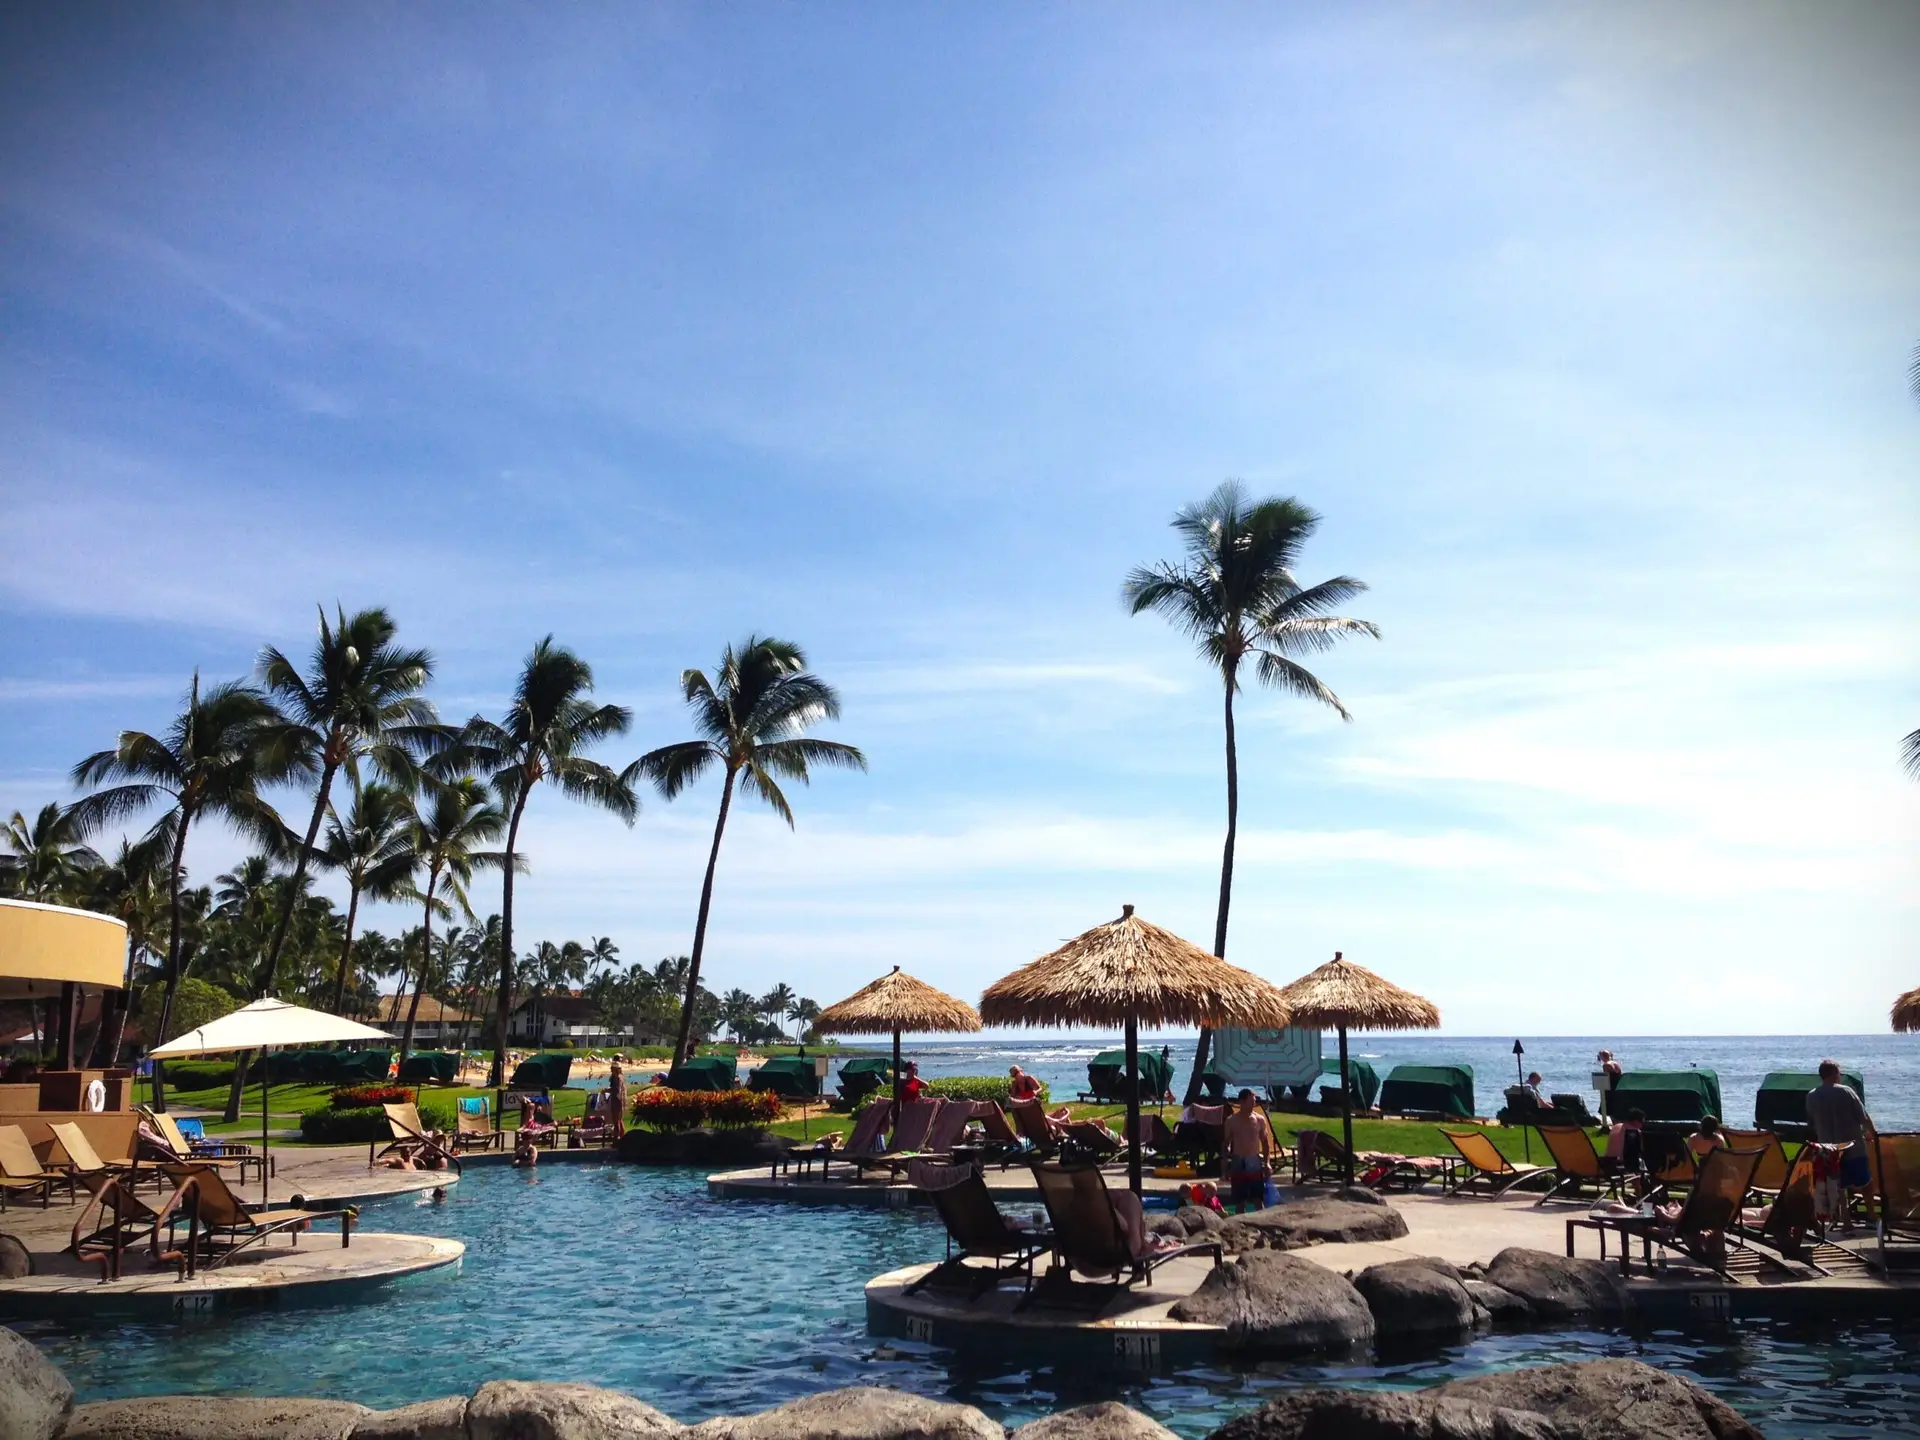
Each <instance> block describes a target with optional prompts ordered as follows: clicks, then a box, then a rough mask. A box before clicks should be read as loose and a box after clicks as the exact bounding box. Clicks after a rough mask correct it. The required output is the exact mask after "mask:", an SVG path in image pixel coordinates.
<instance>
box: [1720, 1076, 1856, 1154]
mask: <svg viewBox="0 0 1920 1440" xmlns="http://www.w3.org/2000/svg"><path fill="white" fill-rule="evenodd" d="M1840 1081H1841V1083H1842V1084H1843V1085H1848V1086H1851V1087H1852V1089H1853V1093H1854V1094H1856V1095H1858V1096H1859V1097H1860V1098H1861V1100H1862V1101H1864V1100H1865V1099H1866V1098H1867V1084H1866V1081H1864V1080H1862V1079H1861V1078H1860V1072H1859V1071H1858V1070H1842V1071H1841V1072H1840ZM1819 1083H1820V1077H1819V1075H1818V1074H1816V1073H1815V1072H1813V1071H1811V1070H1773V1071H1769V1072H1768V1073H1767V1074H1766V1075H1765V1076H1763V1077H1762V1078H1761V1080H1760V1088H1759V1089H1758V1090H1756V1091H1755V1092H1754V1096H1753V1126H1754V1129H1756V1130H1767V1131H1771V1132H1772V1133H1773V1134H1775V1135H1778V1136H1780V1137H1781V1138H1783V1139H1787V1140H1808V1139H1811V1138H1812V1135H1813V1131H1812V1127H1811V1126H1810V1125H1809V1124H1808V1123H1807V1092H1808V1091H1809V1090H1812V1089H1814V1088H1815V1087H1816V1086H1818V1085H1819ZM1713 1113H1714V1114H1716V1115H1718V1114H1721V1113H1722V1112H1720V1111H1718V1110H1716V1111H1714V1112H1713Z"/></svg>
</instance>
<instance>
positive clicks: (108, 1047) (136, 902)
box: [87, 839, 162, 1067]
mask: <svg viewBox="0 0 1920 1440" xmlns="http://www.w3.org/2000/svg"><path fill="white" fill-rule="evenodd" d="M159 861H160V857H159V855H158V853H157V852H156V850H155V848H154V847H153V846H152V845H147V844H140V845H136V844H134V843H133V842H132V841H130V840H125V839H123V840H121V842H120V850H119V853H117V854H116V855H115V856H114V857H113V859H112V860H110V861H108V862H107V863H106V864H105V865H103V866H101V867H100V869H98V870H95V871H93V872H92V873H91V875H89V877H88V881H89V883H88V887H87V908H88V909H89V910H97V911H99V912H100V913H101V914H103V915H112V916H114V917H115V918H116V919H118V920H119V921H120V922H121V923H122V924H124V925H125V926H126V927H127V971H126V984H125V985H123V986H122V987H121V989H120V993H119V994H118V995H110V996H109V997H108V1001H107V1003H106V1005H105V1006H104V1008H103V1013H102V1015H101V1017H100V1034H99V1036H98V1037H97V1038H96V1040H95V1041H94V1049H93V1059H92V1064H93V1065H94V1066H95V1067H104V1066H110V1065H116V1064H118V1063H119V1057H120V1045H121V1042H122V1041H123V1040H125V1038H126V1030H127V1012H128V1011H129V1010H130V1009H131V1008H132V1005H133V982H134V974H135V967H136V965H137V964H138V962H139V958H140V956H142V955H144V954H146V953H148V952H149V951H150V950H151V949H152V947H153V940H154V936H155V935H157V934H158V933H159V929H160V911H161V905H162V894H161V890H160V884H159Z"/></svg>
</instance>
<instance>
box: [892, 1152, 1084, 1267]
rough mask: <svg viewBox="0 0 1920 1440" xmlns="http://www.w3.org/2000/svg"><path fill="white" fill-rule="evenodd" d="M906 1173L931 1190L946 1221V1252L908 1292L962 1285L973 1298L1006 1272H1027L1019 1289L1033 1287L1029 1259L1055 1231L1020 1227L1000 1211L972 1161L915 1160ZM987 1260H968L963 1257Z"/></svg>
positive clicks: (1037, 1254)
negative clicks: (941, 1286)
mask: <svg viewBox="0 0 1920 1440" xmlns="http://www.w3.org/2000/svg"><path fill="white" fill-rule="evenodd" d="M907 1179H908V1181H909V1182H910V1183H911V1184H912V1185H913V1187H914V1188H915V1189H917V1190H920V1191H922V1192H924V1193H925V1194H927V1195H930V1196H931V1197H932V1198H933V1205H934V1208H935V1209H936V1210H938V1211H939V1212H940V1221H941V1223H942V1224H943V1225H945V1226H946V1227H947V1258H946V1259H945V1260H943V1261H941V1263H940V1264H938V1265H936V1266H934V1267H933V1269H931V1270H929V1271H928V1272H927V1273H926V1274H925V1275H922V1276H921V1277H920V1278H919V1279H918V1280H916V1281H914V1282H913V1283H912V1284H911V1285H909V1286H908V1287H907V1290H906V1293H907V1294H909V1295H912V1294H914V1293H915V1292H917V1291H919V1290H922V1289H924V1288H925V1287H927V1286H928V1285H934V1284H938V1285H961V1286H965V1287H966V1288H967V1289H968V1290H969V1291H970V1292H971V1293H970V1296H969V1298H970V1299H971V1300H977V1299H979V1298H980V1296H981V1295H983V1294H984V1293H985V1292H987V1291H988V1290H991V1289H993V1288H994V1287H995V1286H997V1285H999V1283H1000V1281H1001V1280H1002V1279H1003V1278H1004V1277H1006V1276H1008V1275H1022V1274H1024V1275H1025V1276H1026V1284H1025V1285H1024V1286H1023V1287H1022V1288H1023V1291H1025V1292H1030V1291H1031V1290H1032V1289H1033V1262H1034V1261H1035V1260H1037V1259H1039V1258H1040V1257H1041V1256H1042V1255H1044V1254H1046V1253H1047V1251H1048V1249H1049V1248H1050V1247H1051V1245H1052V1243H1053V1237H1052V1236H1051V1235H1050V1234H1048V1233H1047V1232H1045V1231H1036V1230H1028V1229H1024V1228H1022V1227H1021V1226H1019V1225H1017V1224H1015V1223H1014V1222H1013V1221H1011V1220H1009V1219H1007V1217H1006V1216H1005V1215H1002V1214H1001V1213H1000V1207H999V1206H997V1205H995V1204H994V1203H993V1195H992V1194H991V1192H989V1191H988V1189H987V1182H986V1181H985V1180H983V1179H981V1178H980V1172H979V1171H977V1170H975V1169H974V1168H973V1167H972V1166H971V1165H943V1164H941V1163H940V1162H938V1161H935V1160H915V1161H914V1162H913V1163H912V1164H911V1165H909V1166H908V1167H907ZM969 1260H973V1261H986V1262H987V1263H986V1264H973V1265H969V1264H968V1263H967V1262H968V1261H969Z"/></svg>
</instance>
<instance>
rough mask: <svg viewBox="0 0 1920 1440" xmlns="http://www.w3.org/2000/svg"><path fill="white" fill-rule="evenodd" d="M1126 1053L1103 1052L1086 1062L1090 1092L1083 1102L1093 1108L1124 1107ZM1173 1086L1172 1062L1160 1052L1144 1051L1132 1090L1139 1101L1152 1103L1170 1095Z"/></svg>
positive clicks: (1126, 1086)
mask: <svg viewBox="0 0 1920 1440" xmlns="http://www.w3.org/2000/svg"><path fill="white" fill-rule="evenodd" d="M1128 1079H1129V1076H1128V1074H1127V1052H1126V1051H1125V1050H1102V1051H1101V1052H1100V1053H1099V1054H1098V1055H1096V1056H1094V1057H1093V1059H1091V1060H1090V1061H1088V1062H1087V1088H1086V1089H1085V1090H1084V1091H1083V1092H1082V1093H1081V1095H1080V1099H1081V1100H1082V1101H1086V1102H1089V1103H1093V1104H1104V1105H1124V1104H1126V1103H1127V1090H1128V1083H1127V1082H1128ZM1172 1083H1173V1062H1172V1061H1171V1060H1168V1059H1166V1058H1165V1057H1163V1056H1162V1055H1161V1054H1160V1052H1159V1051H1157V1050H1147V1051H1142V1052H1141V1053H1140V1056H1139V1074H1138V1077H1137V1078H1136V1079H1135V1080H1134V1085H1133V1088H1134V1089H1135V1090H1136V1091H1137V1092H1138V1098H1139V1099H1141V1100H1144V1101H1146V1102H1148V1103H1151V1102H1153V1101H1155V1100H1158V1099H1159V1098H1160V1097H1161V1096H1162V1095H1164V1094H1166V1093H1167V1087H1168V1086H1170V1085H1171V1084H1172Z"/></svg>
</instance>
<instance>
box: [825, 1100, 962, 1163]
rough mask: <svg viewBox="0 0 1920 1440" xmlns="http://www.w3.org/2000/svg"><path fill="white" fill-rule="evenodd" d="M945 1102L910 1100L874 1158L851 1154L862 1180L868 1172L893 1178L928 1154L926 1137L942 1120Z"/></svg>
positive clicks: (903, 1107) (873, 1155) (849, 1157)
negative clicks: (883, 1146)
mask: <svg viewBox="0 0 1920 1440" xmlns="http://www.w3.org/2000/svg"><path fill="white" fill-rule="evenodd" d="M946 1103H947V1102H946V1101H944V1100H909V1101H907V1102H906V1104H904V1105H902V1106H901V1107H900V1118H899V1119H898V1120H896V1121H895V1122H894V1125H893V1133H892V1134H891V1135H889V1136H888V1137H887V1143H886V1147H885V1148H884V1149H882V1150H879V1151H877V1152H875V1153H874V1154H871V1155H865V1156H861V1155H848V1156H846V1157H845V1158H846V1159H848V1160H849V1161H851V1162H852V1163H853V1165H854V1167H855V1169H856V1170H858V1172H859V1174H860V1177H861V1178H862V1179H864V1178H865V1177H866V1173H867V1171H869V1170H885V1171H886V1172H887V1174H888V1176H889V1178H892V1177H894V1176H897V1175H898V1174H899V1173H900V1172H901V1171H902V1170H904V1169H905V1168H906V1165H907V1161H909V1160H911V1159H914V1158H915V1157H917V1156H920V1155H923V1154H926V1153H927V1137H928V1136H929V1135H931V1134H932V1133H933V1126H934V1122H935V1121H937V1120H938V1119H939V1118H940V1112H941V1111H942V1110H944V1109H945V1108H946Z"/></svg>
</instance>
